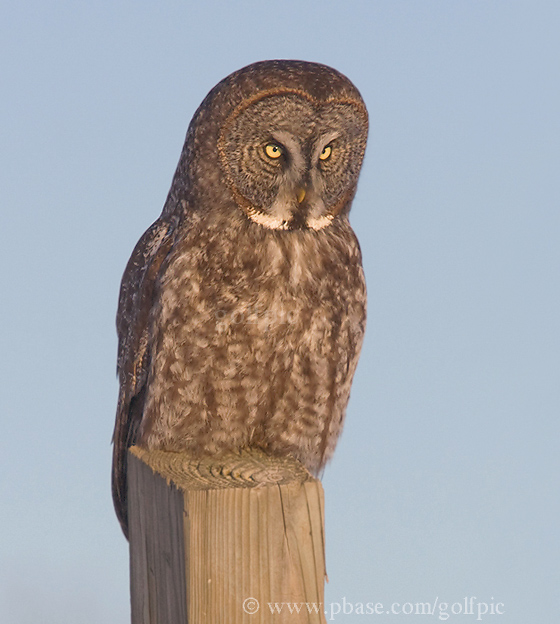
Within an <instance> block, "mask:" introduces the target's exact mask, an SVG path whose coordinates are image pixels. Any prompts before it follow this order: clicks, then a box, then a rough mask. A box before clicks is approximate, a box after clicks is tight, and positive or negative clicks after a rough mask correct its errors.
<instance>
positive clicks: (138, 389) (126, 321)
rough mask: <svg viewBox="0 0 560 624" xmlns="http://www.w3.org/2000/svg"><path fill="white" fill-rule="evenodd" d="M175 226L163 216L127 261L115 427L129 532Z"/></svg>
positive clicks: (116, 481)
mask: <svg viewBox="0 0 560 624" xmlns="http://www.w3.org/2000/svg"><path fill="white" fill-rule="evenodd" d="M175 230H176V220H175V219H174V218H168V219H163V218H160V219H158V220H157V221H156V222H155V223H153V224H152V225H151V226H150V227H149V228H148V229H147V230H146V232H144V234H143V236H142V238H141V239H140V240H139V241H138V243H137V245H136V247H135V248H134V251H133V252H132V256H131V257H130V260H129V261H128V264H127V265H126V269H125V271H124V275H123V278H122V282H121V290H120V295H119V307H118V312H117V334H118V338H119V347H118V358H117V374H118V376H119V384H120V389H119V400H118V405H117V418H116V423H115V430H114V432H113V471H112V490H113V502H114V505H115V511H116V512H117V516H118V518H119V522H120V523H121V527H122V529H123V532H124V534H125V535H126V536H127V537H128V521H127V516H128V510H127V476H126V465H127V452H128V449H129V447H130V446H132V445H133V444H134V443H135V442H136V438H137V434H138V428H139V426H140V422H141V420H142V411H143V407H144V396H145V391H146V380H147V377H148V368H149V348H148V347H149V342H150V336H149V326H148V325H149V317H150V311H151V309H152V305H153V298H154V288H155V285H156V282H157V279H158V275H159V272H160V269H161V265H162V263H163V261H164V260H165V258H166V256H167V254H168V253H169V250H170V249H171V246H172V244H173V237H174V233H175Z"/></svg>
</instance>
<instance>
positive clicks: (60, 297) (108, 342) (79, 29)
mask: <svg viewBox="0 0 560 624" xmlns="http://www.w3.org/2000/svg"><path fill="white" fill-rule="evenodd" d="M559 33H560V4H558V3H557V2H555V1H553V0H551V1H550V2H544V1H540V0H536V1H535V0H533V1H529V0H526V1H515V0H514V1H505V0H497V1H493V0H484V1H483V0H454V1H451V0H439V1H435V0H409V1H402V0H383V1H377V0H363V1H358V0H355V1H353V0H345V1H344V2H342V1H339V2H332V1H314V0H298V1H294V0H284V1H283V2H279V3H271V2H262V1H261V2H256V1H238V2H211V1H209V2H205V3H202V2H198V3H195V2H190V1H186V0H181V1H179V0H159V1H157V2H156V1H150V2H148V1H145V0H135V1H134V2H133V1H132V0H128V1H124V0H111V1H109V0H105V1H102V0H99V1H97V2H85V1H79V0H78V1H76V0H74V1H72V2H71V1H66V2H63V1H47V0H41V1H39V0H28V1H27V2H15V1H11V2H10V1H9V0H8V1H6V0H5V1H4V2H3V3H2V6H1V7H0V58H1V59H2V61H1V63H0V84H1V90H2V91H1V93H2V95H1V97H0V120H1V121H0V146H1V147H0V197H1V202H2V207H1V211H0V232H1V233H2V239H3V240H2V245H1V246H0V261H1V266H2V269H3V270H2V277H1V284H2V293H3V298H2V301H3V305H2V307H1V310H0V317H1V321H2V328H3V330H2V334H1V349H2V353H3V355H4V357H3V358H2V361H1V364H0V367H1V370H0V376H1V379H2V391H1V393H0V417H1V422H2V429H3V432H2V436H0V453H1V454H0V462H1V468H2V469H1V477H0V488H1V490H0V497H1V507H0V526H1V532H0V622H2V623H4V622H6V624H31V623H33V624H36V623H37V622H40V623H41V624H96V623H106V622H111V623H113V622H115V623H116V622H127V621H128V620H129V606H128V599H129V597H128V591H129V589H128V549H127V543H126V541H125V540H124V538H123V537H122V535H121V533H120V528H119V526H118V523H117V521H116V518H115V517H114V514H113V510H112V504H111V498H110V486H109V471H110V453H111V449H110V444H109V442H110V438H111V433H112V427H113V421H114V409H115V401H116V393H117V384H116V379H115V354H116V336H115V330H114V315H115V311H116V302H117V294H118V287H119V282H120V278H121V275H122V271H123V269H124V266H125V264H126V261H127V259H128V257H129V255H130V253H131V251H132V248H133V246H134V244H135V242H136V240H137V239H138V237H139V236H140V234H141V233H142V232H143V231H144V229H146V227H147V226H148V225H149V224H150V223H151V222H152V221H153V220H154V219H155V218H156V217H157V216H158V214H159V212H160V211H161V208H162V205H163V202H164V200H165V197H166V194H167V191H168V187H169V184H170V181H171V177H172V175H173V172H174V169H175V166H176V163H177V160H178V157H179V152H180V150H181V146H182V143H183V139H184V135H185V132H186V130H187V126H188V123H189V121H190V119H191V116H192V114H193V113H194V111H195V109H196V107H197V106H198V105H199V103H200V102H201V101H202V99H203V98H204V96H205V95H206V93H207V92H208V90H209V89H210V88H211V87H212V86H214V84H216V82H218V81H219V80H221V79H222V78H223V77H224V76H226V75H227V74H229V73H230V72H232V71H234V70H236V69H238V68H239V67H242V66H244V65H246V64H248V63H251V62H253V61H257V60H262V59H268V58H299V59H305V60H310V61H319V62H323V63H326V64H328V65H332V66H334V67H336V68H337V69H339V70H340V71H342V72H343V73H345V74H347V75H348V76H349V77H350V78H351V79H352V80H353V81H354V82H355V84H356V85H357V86H358V88H359V89H360V90H361V92H362V94H363V96H364V99H365V101H366V104H367V106H368V108H369V112H370V119H371V130H370V141H369V146H368V151H367V156H366V160H365V164H364V169H363V173H362V178H361V182H360V187H359V192H358V195H357V197H356V200H355V203H354V208H353V213H352V223H353V225H354V228H355V230H356V232H357V234H358V237H359V239H360V241H361V244H362V249H363V254H364V262H365V268H366V276H367V281H368V291H369V324H368V331H367V340H366V344H365V347H364V351H363V356H362V360H361V363H360V366H359V369H358V373H357V375H356V381H355V385H354V389H353V395H352V400H351V404H350V408H349V412H348V417H347V422H346V428H345V432H344V435H343V437H342V440H341V442H340V444H339V447H338V449H337V452H336V454H335V458H334V460H333V462H332V463H331V465H330V466H329V467H328V468H327V470H326V472H325V476H324V486H325V492H326V506H327V518H326V522H327V527H326V530H327V566H328V573H329V579H330V582H329V584H328V585H327V602H330V601H341V600H342V598H343V597H346V600H347V601H349V602H353V603H357V602H381V603H383V604H386V605H390V604H391V603H392V602H401V603H404V602H416V601H426V602H428V601H430V602H431V601H433V600H434V599H435V598H436V597H438V598H439V600H440V601H444V602H448V603H454V602H459V601H462V600H463V599H464V597H465V596H466V597H470V596H476V599H477V601H487V602H492V601H494V602H502V603H504V605H505V607H504V608H505V611H506V614H505V615H502V616H497V615H496V616H493V617H490V616H487V618H485V619H483V621H491V622H494V623H495V624H506V623H507V624H510V623H514V624H517V623H519V624H526V623H527V622H543V623H548V622H550V623H553V622H556V621H557V618H558V604H559V598H560V597H559V594H558V587H559V586H560V579H559V575H558V571H559V570H558V567H559V564H558V562H559V560H560V552H559V540H558V522H559V516H560V514H559V511H560V510H559V505H558V482H559V476H560V472H559V465H558V464H559V462H558V447H559V440H558V416H559V407H560V356H559V354H560V328H559V319H560V289H559V279H558V277H559V266H560V214H559V212H560V211H559V208H560V192H559V178H560V155H559V151H560V128H559V126H560V122H559V118H560V115H559V111H560V87H559V73H558V72H559V65H560V37H559ZM425 619H426V616H424V617H421V616H414V615H409V616H400V617H399V616H395V615H377V616H369V617H367V616H354V617H352V616H344V617H343V616H342V615H341V616H339V617H338V618H337V620H336V621H355V622H364V621H370V620H373V621H379V622H401V621H402V622H410V623H414V622H416V621H418V622H420V621H424V620H425ZM428 619H430V620H432V619H433V620H435V621H438V620H437V618H435V617H434V618H428ZM449 621H465V622H467V621H475V618H474V617H472V616H470V617H467V616H455V617H453V616H452V617H450V619H449Z"/></svg>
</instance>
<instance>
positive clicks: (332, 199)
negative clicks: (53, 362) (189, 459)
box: [113, 61, 368, 535]
mask: <svg viewBox="0 0 560 624" xmlns="http://www.w3.org/2000/svg"><path fill="white" fill-rule="evenodd" d="M367 129H368V117H367V111H366V107H365V105H364V102H363V100H362V98H361V96H360V94H359V92H358V90H357V89H356V87H354V85H353V84H352V83H351V82H350V81H349V80H348V79H347V78H346V77H345V76H343V75H342V74H340V73H339V72H337V71H335V70H334V69H331V68H329V67H326V66H324V65H319V64H315V63H306V62H301V61H264V62H260V63H255V64H253V65H250V66H248V67H245V68H244V69H241V70H239V71H237V72H235V73H233V74H231V75H230V76H228V77H227V78H225V79H224V80H223V81H222V82H220V83H219V84H218V85H217V86H216V87H214V89H212V91H210V93H209V94H208V96H207V97H206V99H205V100H204V101H203V102H202V104H201V106H200V107H199V109H198V110H197V112H196V113H195V115H194V118H193V120H192V122H191V124H190V126H189V130H188V132H187V137H186V140H185V145H184V148H183V151H182V153H181V157H180V160H179V165H178V167H177V170H176V173H175V176H174V178H173V182H172V185H171V190H170V191H169V195H168V197H167V200H166V202H165V205H164V208H163V212H162V214H161V216H160V217H159V219H157V221H156V222H155V223H154V224H153V225H152V226H151V227H150V228H149V229H148V230H147V231H146V232H145V234H144V235H143V236H142V238H141V239H140V241H139V242H138V244H137V245H136V248H135V249H134V252H133V253H132V257H131V258H130V260H129V262H128V265H127V267H126V270H125V273H124V276H123V280H122V284H121V291H120V298H119V308H118V314H117V331H118V337H119V350H118V366H117V369H118V375H119V381H120V393H119V400H118V408H117V419H116V425H115V432H114V435H113V441H114V453H113V498H114V502H115V508H116V511H117V515H118V517H119V520H120V522H121V525H122V527H123V530H124V532H125V535H126V534H127V475H126V462H127V450H128V447H129V446H131V445H132V444H138V445H140V446H143V447H146V448H149V449H165V450H172V451H187V452H189V453H191V454H193V455H201V454H214V455H217V454H219V453H223V452H226V451H234V450H238V449H242V448H247V447H258V448H260V449H263V450H264V451H265V452H268V453H270V454H276V455H280V456H283V455H291V456H293V457H295V458H297V459H299V460H300V461H301V462H302V463H303V464H304V465H305V466H306V467H307V468H308V469H309V470H310V471H311V472H312V473H314V474H317V473H318V472H319V471H320V470H321V468H322V467H323V466H324V465H325V463H326V462H327V460H328V459H329V458H330V456H331V455H332V453H333V450H334V446H335V444H336V440H337V438H338V435H339V433H340V431H341V428H342V423H343V419H344V414H345V410H346V405H347V403H348V398H349V394H350V384H351V381H352V377H353V375H354V370H355V368H356V364H357V361H358V356H359V352H360V348H361V344H362V338H363V334H364V328H365V314H366V291H365V281H364V274H363V270H362V265H361V253H360V248H359V245H358V241H357V240H356V237H355V235H354V233H353V231H352V229H351V227H350V224H349V221H348V212H349V210H350V205H351V203H352V199H353V197H354V194H355V192H356V185H357V181H358V175H359V173H360V168H361V165H362V160H363V156H364V150H365V146H366V139H367Z"/></svg>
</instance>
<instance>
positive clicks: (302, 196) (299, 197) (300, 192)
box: [296, 188, 305, 204]
mask: <svg viewBox="0 0 560 624" xmlns="http://www.w3.org/2000/svg"><path fill="white" fill-rule="evenodd" d="M296 196H297V201H298V204H301V202H302V201H303V200H304V199H305V189H304V188H298V189H297V191H296Z"/></svg>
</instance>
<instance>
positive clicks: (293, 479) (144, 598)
mask: <svg viewBox="0 0 560 624" xmlns="http://www.w3.org/2000/svg"><path fill="white" fill-rule="evenodd" d="M128 474H129V494H128V500H129V527H130V570H131V600H132V624H186V623H188V624H226V623H227V624H241V623H243V624H245V623H247V624H264V623H270V622H276V623H277V622H290V623H294V624H295V623H297V624H299V623H301V622H306V623H313V624H316V623H317V624H319V623H324V622H325V616H324V604H323V601H324V598H323V595H324V594H323V592H324V580H325V558H324V502H323V489H322V486H321V483H320V482H319V481H318V480H317V479H315V478H313V477H312V476H311V475H310V474H309V473H308V472H307V470H305V468H303V466H302V465H301V464H300V463H299V462H297V461H295V460H292V459H286V458H282V459H280V458H272V457H269V456H267V455H265V454H263V453H262V452H259V451H247V452H244V453H242V454H237V455H229V456H227V457H224V458H220V459H219V460H217V459H216V458H208V459H204V460H193V459H192V458H189V457H188V456H187V455H185V454H181V453H169V452H163V451H151V452H148V451H145V450H143V449H140V448H138V447H133V448H131V449H130V451H129V469H128Z"/></svg>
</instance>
